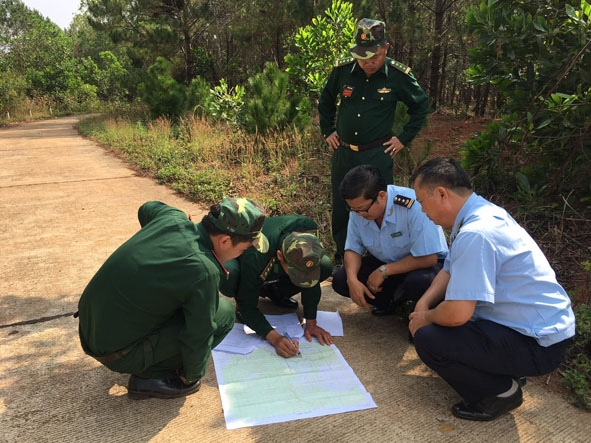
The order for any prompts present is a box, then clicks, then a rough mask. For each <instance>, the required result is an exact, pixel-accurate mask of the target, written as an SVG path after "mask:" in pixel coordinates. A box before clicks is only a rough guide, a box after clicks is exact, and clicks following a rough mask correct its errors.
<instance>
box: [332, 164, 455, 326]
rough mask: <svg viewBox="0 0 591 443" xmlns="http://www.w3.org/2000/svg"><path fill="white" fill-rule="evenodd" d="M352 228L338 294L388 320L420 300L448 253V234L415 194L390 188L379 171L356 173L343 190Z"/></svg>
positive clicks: (335, 282)
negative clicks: (407, 302)
mask: <svg viewBox="0 0 591 443" xmlns="http://www.w3.org/2000/svg"><path fill="white" fill-rule="evenodd" d="M340 191H341V195H342V197H343V199H344V200H345V202H346V203H347V205H348V208H349V211H350V212H351V214H350V216H349V225H348V227H347V241H346V243H345V262H344V269H341V270H340V271H338V272H336V273H335V274H334V276H333V282H332V286H333V289H334V290H335V291H336V292H338V293H339V294H341V295H343V296H346V297H351V299H352V300H353V302H355V303H356V304H357V305H359V306H361V307H363V308H365V309H367V310H369V305H370V304H371V305H373V309H372V313H373V314H374V315H388V314H392V313H393V311H394V306H395V304H396V302H399V301H402V300H412V301H416V300H418V299H419V298H420V297H421V295H423V292H424V291H425V290H426V289H427V288H428V287H429V285H430V283H431V281H432V280H433V278H434V277H435V275H436V274H437V272H439V270H440V269H441V265H442V263H443V259H444V258H445V256H446V254H447V244H446V241H445V236H444V235H443V231H442V229H441V228H440V227H439V226H436V225H435V224H434V223H433V222H432V221H431V220H429V219H428V218H427V217H426V216H425V214H424V213H423V212H422V211H421V206H420V204H419V203H417V202H415V193H414V191H413V190H412V189H409V188H404V187H401V186H395V185H386V182H385V180H384V178H383V177H382V175H381V174H380V171H379V170H378V168H376V167H375V166H372V165H360V166H357V167H355V168H353V169H351V170H350V171H349V172H348V173H347V174H346V175H345V177H344V179H343V181H342V182H341V185H340Z"/></svg>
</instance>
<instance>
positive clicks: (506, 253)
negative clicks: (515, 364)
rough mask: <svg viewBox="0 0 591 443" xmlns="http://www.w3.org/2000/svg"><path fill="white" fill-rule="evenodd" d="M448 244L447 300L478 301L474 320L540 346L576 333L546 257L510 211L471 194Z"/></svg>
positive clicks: (560, 288)
mask: <svg viewBox="0 0 591 443" xmlns="http://www.w3.org/2000/svg"><path fill="white" fill-rule="evenodd" d="M450 240H451V244H450V250H449V255H448V257H447V259H446V260H445V264H444V268H443V269H444V270H445V271H447V272H448V273H449V274H450V275H451V278H450V281H449V284H448V286H447V292H446V294H445V299H446V300H477V303H476V309H475V311H474V315H473V317H472V319H473V320H476V319H485V320H490V321H493V322H495V323H498V324H501V325H504V326H507V327H509V328H512V329H514V330H516V331H518V332H520V333H521V334H524V335H527V336H530V337H534V338H535V339H536V340H537V341H538V343H539V344H540V345H541V346H550V345H553V344H555V343H558V342H561V341H563V340H565V339H567V338H569V337H572V336H573V335H574V334H575V316H574V314H573V311H572V308H571V302H570V299H569V297H568V295H567V294H566V292H565V290H564V289H563V288H562V286H560V284H558V282H557V281H556V275H555V273H554V270H553V269H552V268H551V267H550V263H548V260H547V259H546V257H545V256H544V253H543V252H542V251H541V250H540V248H539V247H538V245H537V244H536V242H535V241H534V240H533V239H532V238H531V237H530V235H529V234H528V233H527V232H526V231H525V229H523V228H522V227H521V226H519V224H518V223H517V222H516V221H515V220H513V218H512V217H511V216H510V215H509V214H508V213H507V211H505V210H504V209H503V208H500V207H498V206H496V205H494V204H493V203H491V202H489V201H487V200H485V199H484V198H482V197H480V196H479V195H477V194H472V195H471V196H470V198H468V200H467V201H466V203H465V204H464V206H463V207H462V209H461V210H460V212H459V213H458V215H457V217H456V220H455V223H454V227H453V229H452V234H451V237H450Z"/></svg>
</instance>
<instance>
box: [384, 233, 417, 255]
mask: <svg viewBox="0 0 591 443" xmlns="http://www.w3.org/2000/svg"><path fill="white" fill-rule="evenodd" d="M410 246H411V244H410V236H409V235H408V233H406V232H402V231H397V232H394V233H392V234H390V235H389V236H385V237H382V249H383V250H384V251H386V252H388V251H396V252H398V253H399V254H400V253H403V254H404V255H408V254H409V253H410Z"/></svg>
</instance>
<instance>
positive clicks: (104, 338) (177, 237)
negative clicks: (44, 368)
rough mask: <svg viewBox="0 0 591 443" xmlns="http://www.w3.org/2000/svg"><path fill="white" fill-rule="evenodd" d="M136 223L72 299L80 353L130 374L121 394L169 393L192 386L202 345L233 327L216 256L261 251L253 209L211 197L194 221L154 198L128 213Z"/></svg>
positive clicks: (199, 372)
mask: <svg viewBox="0 0 591 443" xmlns="http://www.w3.org/2000/svg"><path fill="white" fill-rule="evenodd" d="M138 218H139V222H140V225H141V229H140V230H139V231H138V232H137V233H136V234H135V235H134V236H133V237H131V238H130V239H129V240H127V241H126V242H125V243H124V244H123V245H121V246H120V247H119V248H118V249H117V250H116V251H115V252H114V253H113V254H112V255H111V256H110V257H109V258H108V259H107V261H106V262H105V263H104V264H103V265H102V266H101V268H100V269H99V270H98V272H97V273H96V274H95V276H94V277H93V278H92V280H91V281H90V283H89V284H88V286H87V287H86V289H85V290H84V292H83V293H82V296H81V298H80V302H79V304H78V309H79V317H80V325H79V335H80V342H81V344H82V348H83V349H84V352H86V353H87V354H88V355H90V356H91V357H93V358H95V359H96V360H98V361H99V362H101V363H102V364H103V365H105V366H106V367H107V368H109V369H111V370H112V371H116V372H121V373H126V374H132V375H131V377H130V378H129V384H128V395H129V397H130V398H132V399H143V398H147V397H158V398H176V397H182V396H185V395H188V394H192V393H193V392H196V391H198V390H199V388H200V386H201V381H200V379H201V377H202V376H203V375H204V373H205V366H206V363H207V360H208V359H209V356H210V353H211V349H212V348H214V347H215V346H217V344H218V343H219V342H221V341H222V340H223V338H224V337H225V336H226V334H227V333H228V332H229V331H230V330H231V329H232V327H233V325H234V308H233V306H232V304H231V303H230V302H229V301H228V300H221V299H220V298H219V293H218V288H219V285H220V280H224V279H226V278H227V274H228V271H227V270H226V269H225V268H224V265H223V264H222V263H224V262H226V261H229V260H232V259H234V258H236V257H237V256H239V255H240V254H242V253H243V252H244V251H245V250H247V249H249V248H250V246H254V248H256V249H258V250H259V251H261V252H265V251H267V248H268V242H267V240H266V238H265V237H264V235H262V234H261V228H262V226H263V223H264V221H265V215H264V213H263V210H262V209H261V208H260V207H259V206H257V205H256V204H255V203H254V202H252V201H251V200H249V199H246V198H227V199H224V200H223V201H222V203H221V204H218V205H214V206H212V207H211V208H210V212H209V213H208V214H207V215H206V216H204V217H203V219H202V221H201V223H198V224H195V223H193V222H192V221H191V220H190V219H189V217H188V216H187V215H186V214H185V213H183V212H182V211H180V210H179V209H175V208H173V207H171V206H168V205H166V204H164V203H161V202H148V203H145V204H144V205H142V206H141V207H140V208H139V211H138Z"/></svg>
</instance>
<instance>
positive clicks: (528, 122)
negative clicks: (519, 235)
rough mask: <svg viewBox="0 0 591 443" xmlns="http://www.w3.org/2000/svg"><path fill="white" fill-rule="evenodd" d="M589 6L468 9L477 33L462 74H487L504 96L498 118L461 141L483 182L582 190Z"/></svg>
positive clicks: (483, 78) (589, 89) (589, 185)
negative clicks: (476, 136)
mask: <svg viewBox="0 0 591 443" xmlns="http://www.w3.org/2000/svg"><path fill="white" fill-rule="evenodd" d="M590 10H591V8H590V4H589V3H588V2H587V1H585V0H581V1H576V2H570V1H567V2H564V1H557V0H538V1H534V0H520V1H509V0H498V1H489V2H488V3H484V2H483V3H481V4H480V6H479V7H472V8H470V10H469V11H468V14H467V19H466V23H467V28H468V30H469V31H471V32H472V34H474V35H475V36H476V46H475V47H474V48H473V49H472V50H471V51H470V60H471V63H472V66H471V68H470V69H469V70H468V76H469V79H470V81H471V82H473V83H475V84H486V83H488V82H490V83H491V84H492V85H494V87H495V88H496V90H497V91H498V93H499V94H500V95H501V97H502V98H503V102H502V117H501V119H500V121H499V122H496V123H494V124H492V125H489V126H488V127H487V128H486V130H485V131H484V132H483V133H482V134H481V135H480V136H479V139H478V140H476V141H472V142H468V143H467V144H466V145H465V146H464V154H465V155H466V156H465V159H464V165H465V166H466V167H467V168H468V169H469V170H471V171H472V172H474V175H475V176H476V177H477V179H478V182H479V183H478V184H479V185H480V186H483V190H485V191H490V190H496V191H498V192H510V193H514V192H517V194H516V195H518V196H519V195H523V194H524V191H525V193H527V192H535V193H536V195H538V196H540V197H549V198H554V197H556V196H559V195H561V194H562V195H564V194H568V193H570V192H571V191H574V192H575V195H578V197H579V199H580V200H581V201H583V199H584V198H585V197H586V196H587V195H588V192H589V189H591V177H590V176H589V174H588V171H589V169H590V168H591V135H590V132H589V118H590V116H591V58H589V57H586V56H584V55H585V54H587V53H589V51H590V49H591V21H590V17H589V11H590ZM525 166H527V167H525ZM501 171H502V173H501ZM520 174H521V175H520ZM517 180H519V182H518V181H517ZM524 183H527V186H528V189H529V191H528V190H525V189H524V187H523V186H524ZM479 190H480V189H479Z"/></svg>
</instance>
